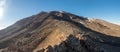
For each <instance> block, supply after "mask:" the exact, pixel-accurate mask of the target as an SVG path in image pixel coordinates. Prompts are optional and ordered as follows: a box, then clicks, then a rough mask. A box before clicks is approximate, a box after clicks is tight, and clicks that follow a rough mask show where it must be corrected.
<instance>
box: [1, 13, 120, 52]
mask: <svg viewBox="0 0 120 52" xmlns="http://www.w3.org/2000/svg"><path fill="white" fill-rule="evenodd" d="M116 29H117V30H116ZM119 34H120V26H117V25H114V24H111V23H108V22H106V21H103V20H100V19H88V18H84V17H82V16H77V15H74V14H71V13H68V12H65V11H50V12H41V13H39V14H36V15H33V16H31V17H28V18H24V19H22V20H20V21H18V22H16V23H15V24H13V25H12V26H10V27H8V28H6V29H4V30H2V31H1V32H0V35H1V36H0V50H2V52H10V51H12V52H46V51H47V52H119V49H120V43H119V42H120V35H119ZM2 35H3V36H2ZM75 41H76V42H75ZM56 45H57V46H56ZM76 45H77V46H78V47H77V48H76V47H75V46H76ZM104 46H106V47H104ZM59 48H60V49H59ZM72 49H73V50H72ZM111 49H114V50H111Z"/></svg>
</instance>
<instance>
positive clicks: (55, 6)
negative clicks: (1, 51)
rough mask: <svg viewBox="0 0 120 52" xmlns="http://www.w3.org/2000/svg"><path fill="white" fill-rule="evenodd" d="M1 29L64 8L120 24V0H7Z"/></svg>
mask: <svg viewBox="0 0 120 52" xmlns="http://www.w3.org/2000/svg"><path fill="white" fill-rule="evenodd" d="M4 7H5V9H4V10H5V12H4V16H3V17H2V19H0V29H1V28H5V27H7V26H9V25H11V24H13V23H15V22H16V21H18V20H20V19H23V18H25V17H29V16H31V15H34V14H37V13H39V12H41V11H53V10H64V11H67V12H70V13H73V14H77V15H79V16H85V17H89V18H100V19H103V20H106V21H109V22H112V23H116V24H120V21H119V20H120V0H7V1H6V4H5V5H4Z"/></svg>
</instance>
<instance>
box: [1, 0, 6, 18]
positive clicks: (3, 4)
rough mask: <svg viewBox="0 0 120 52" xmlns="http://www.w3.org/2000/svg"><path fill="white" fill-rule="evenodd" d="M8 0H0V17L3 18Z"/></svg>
mask: <svg viewBox="0 0 120 52" xmlns="http://www.w3.org/2000/svg"><path fill="white" fill-rule="evenodd" d="M5 3H6V0H0V19H1V18H3V15H4V7H5Z"/></svg>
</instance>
